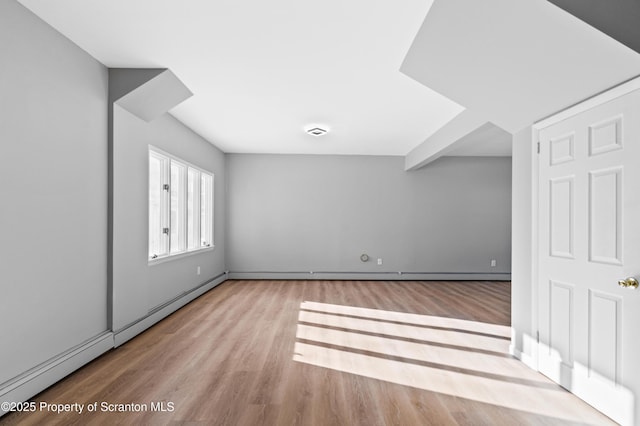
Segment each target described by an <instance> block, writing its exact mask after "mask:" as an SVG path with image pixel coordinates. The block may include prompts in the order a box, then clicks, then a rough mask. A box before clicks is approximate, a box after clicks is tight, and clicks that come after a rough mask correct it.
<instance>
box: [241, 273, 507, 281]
mask: <svg viewBox="0 0 640 426" xmlns="http://www.w3.org/2000/svg"><path fill="white" fill-rule="evenodd" d="M229 279H245V280H248V279H281V280H287V279H290V280H372V281H373V280H385V281H399V280H408V281H414V280H416V281H423V280H424V281H429V280H431V281H433V280H443V281H446V280H451V281H509V280H511V272H393V271H386V272H363V271H229Z"/></svg>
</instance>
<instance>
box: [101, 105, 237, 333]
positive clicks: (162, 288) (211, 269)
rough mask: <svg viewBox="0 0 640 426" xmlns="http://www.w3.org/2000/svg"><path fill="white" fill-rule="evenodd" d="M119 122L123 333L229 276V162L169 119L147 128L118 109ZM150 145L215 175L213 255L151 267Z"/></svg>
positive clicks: (116, 255) (117, 301) (117, 223)
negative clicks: (157, 309)
mask: <svg viewBox="0 0 640 426" xmlns="http://www.w3.org/2000/svg"><path fill="white" fill-rule="evenodd" d="M113 122H114V133H113V144H114V146H113V150H114V156H113V162H114V163H113V164H114V166H113V169H114V175H113V179H114V186H113V209H114V212H113V329H114V330H116V331H117V330H119V329H121V328H122V327H125V326H126V325H128V324H130V323H132V322H134V321H136V320H138V319H140V318H142V317H144V316H146V315H147V314H148V313H149V311H151V310H152V309H153V308H155V307H157V306H159V305H162V304H163V303H165V302H167V301H169V300H171V299H173V298H175V297H177V296H179V295H181V294H182V293H184V292H186V291H189V290H191V289H193V288H195V287H197V286H198V285H200V284H202V283H204V282H206V281H209V280H210V279H211V278H214V277H215V276H217V275H218V274H220V273H222V272H224V270H225V247H224V241H225V234H224V227H225V223H224V221H225V218H224V214H225V211H224V204H225V202H224V191H225V183H224V182H225V164H224V160H225V158H224V154H222V152H220V151H219V150H218V149H217V148H215V147H214V146H213V145H211V144H210V143H208V142H207V141H205V140H204V139H202V138H201V137H199V136H198V135H196V134H195V133H193V132H192V131H191V130H189V129H188V128H187V127H185V126H184V125H183V124H181V123H180V122H179V121H177V120H176V119H175V118H173V117H172V116H171V115H169V114H165V115H163V116H161V117H160V118H158V119H156V120H154V121H152V122H149V123H147V122H145V121H143V120H141V119H139V118H137V117H136V116H134V115H132V114H130V113H129V112H127V111H126V110H124V109H122V108H121V107H119V106H117V105H114V120H113ZM149 144H151V145H154V146H156V147H158V148H160V149H162V150H164V151H166V152H168V153H170V154H172V155H175V156H177V157H180V158H182V159H183V160H186V161H188V162H190V163H192V164H194V165H196V166H198V167H201V168H203V169H205V170H208V171H211V172H213V173H214V175H215V188H214V220H215V223H214V243H215V248H214V249H213V250H212V251H206V252H202V253H199V254H194V255H191V256H187V257H184V258H179V259H173V260H169V261H167V262H164V263H159V264H156V265H153V266H149V265H148V200H149V188H148V183H147V182H148V163H149V151H148V149H149ZM198 266H200V268H201V274H200V275H196V269H197V267H198Z"/></svg>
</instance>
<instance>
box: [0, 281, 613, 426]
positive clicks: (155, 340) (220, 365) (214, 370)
mask: <svg viewBox="0 0 640 426" xmlns="http://www.w3.org/2000/svg"><path fill="white" fill-rule="evenodd" d="M509 318H510V284H509V283H507V282H474V281H467V282H443V281H429V282H424V281H421V282H418V281H414V282H408V281H398V282H394V281H227V282H225V283H224V284H222V285H220V286H218V287H217V288H215V289H214V290H212V291H210V292H209V293H207V294H205V295H203V296H202V297H200V298H199V299H197V300H195V301H194V302H192V303H191V304H189V305H187V306H186V307H184V308H183V309H182V310H180V311H178V312H176V313H174V314H173V315H171V316H170V317H168V318H167V319H165V320H163V321H162V322H160V323H159V324H157V325H156V326H154V327H153V328H151V329H149V330H148V331H146V332H145V333H143V334H141V335H140V336H138V337H136V338H135V339H133V340H132V341H130V342H128V343H126V344H125V345H123V346H121V347H120V348H117V349H114V350H112V351H110V352H109V353H107V354H105V355H103V356H102V357H100V358H98V359H97V360H95V361H93V362H92V363H90V364H88V365H87V366H85V367H84V368H82V369H80V370H79V371H77V372H75V373H74V374H72V375H71V376H69V377H67V378H66V379H64V380H62V381H60V382H59V383H57V384H56V385H54V386H52V387H51V388H49V389H47V390H46V391H44V392H42V393H41V394H39V395H38V396H37V397H35V398H34V399H33V401H35V402H36V403H37V404H38V405H39V404H40V402H47V403H80V404H85V406H86V404H91V403H94V402H98V411H97V412H95V413H87V412H86V410H87V409H86V408H85V412H84V413H82V414H77V413H67V414H52V413H46V412H43V411H38V412H35V413H31V414H27V413H20V414H18V413H13V414H9V415H7V416H5V417H3V418H0V423H2V424H9V425H13V424H20V425H31V424H33V425H40V424H65V425H68V424H82V425H85V424H153V425H155V424H206V425H214V424H220V425H260V424H266V425H293V424H300V425H367V426H371V425H431V424H433V425H501V424H504V425H516V424H517V425H522V424H532V425H537V424H544V425H555V424H563V425H564V424H598V425H601V424H609V423H610V421H609V420H608V419H607V418H606V417H604V416H602V415H601V414H599V413H598V412H597V411H595V410H593V409H592V408H591V407H589V406H588V405H586V404H585V403H583V402H582V401H580V400H579V399H577V398H575V397H574V396H573V395H571V394H569V393H567V392H565V391H564V390H562V389H561V388H559V387H558V386H556V385H555V384H553V383H551V382H550V381H548V380H547V379H546V378H545V377H543V376H542V375H540V374H538V373H536V372H534V371H532V370H530V369H528V368H527V367H525V366H524V365H523V364H521V363H519V362H518V361H517V360H515V359H513V358H512V357H510V356H509V355H508V354H507V353H508V346H509V339H510V328H509V324H510V321H509ZM102 402H105V403H108V404H118V403H121V404H132V403H137V404H141V405H140V406H139V407H144V406H147V408H148V410H149V411H144V412H138V413H131V412H128V413H117V412H102V411H101V403H102ZM158 402H164V407H165V409H168V410H170V409H171V407H173V411H165V412H158V411H151V409H152V407H151V403H158ZM123 408H126V407H123Z"/></svg>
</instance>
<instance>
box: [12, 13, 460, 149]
mask: <svg viewBox="0 0 640 426" xmlns="http://www.w3.org/2000/svg"><path fill="white" fill-rule="evenodd" d="M20 2H21V3H22V4H23V5H24V6H26V7H27V8H29V9H30V10H32V11H33V12H34V13H36V14H37V15H38V16H40V17H41V18H42V19H44V20H45V21H46V22H48V23H49V24H50V25H52V26H53V27H54V28H56V29H57V30H58V31H60V32H61V33H62V34H64V35H65V36H67V37H68V38H70V39H71V40H72V41H74V42H75V43H76V44H77V45H79V46H80V47H81V48H82V49H84V50H85V51H87V52H88V53H89V54H91V55H92V56H93V57H95V58H96V59H97V60H99V61H100V62H102V63H103V64H105V65H106V66H108V67H112V68H169V69H171V70H172V71H173V72H174V73H175V74H176V75H177V76H178V78H180V79H181V80H182V81H183V82H184V84H185V85H186V86H187V87H188V88H189V89H190V90H191V91H192V92H193V93H194V96H193V97H191V98H190V99H188V100H186V101H185V102H184V103H182V104H180V105H179V106H177V107H176V108H174V109H173V110H171V114H173V115H174V116H175V117H176V118H177V119H179V120H180V121H182V122H183V123H184V124H186V125H187V126H189V127H190V128H192V129H193V130H194V131H196V132H197V133H199V134H200V135H202V136H203V137H205V138H206V139H207V140H209V141H210V142H212V143H213V144H214V145H216V146H218V147H219V148H221V149H222V150H223V151H225V152H254V153H312V154H368V155H405V154H406V153H407V152H409V151H410V150H411V149H412V148H414V147H415V146H417V145H419V144H420V143H421V142H423V141H424V140H425V139H427V138H428V136H430V135H431V134H432V133H433V132H435V131H436V130H437V129H438V128H440V127H441V126H443V125H444V124H445V123H447V122H448V121H449V120H451V119H452V118H453V117H455V116H456V115H457V114H458V113H459V112H461V111H462V110H463V108H462V107H461V106H459V105H457V104H456V103H454V102H453V101H450V100H448V99H447V98H445V97H443V96H441V95H439V94H438V93H436V92H434V91H432V90H431V89H429V88H427V87H425V86H423V85H421V84H419V83H417V82H416V81H414V80H412V79H411V78H409V77H407V76H405V75H403V74H402V73H400V72H399V68H400V64H401V63H402V60H403V59H404V56H405V54H406V52H407V50H408V49H409V46H410V45H411V42H412V41H413V38H414V37H415V35H416V32H417V31H418V29H419V28H420V25H421V24H422V21H423V20H424V18H425V16H426V14H427V12H428V10H429V7H430V6H431V1H424V0H406V1H403V2H389V1H382V0H373V1H371V0H351V1H342V0H327V1H323V2H310V1H300V0H272V1H269V2H261V1H248V0H244V1H238V0H235V1H232V0H218V1H212V0H189V1H178V0H135V1H131V0H93V1H87V0H56V1H51V0H20ZM307 125H312V126H315V125H320V126H321V127H324V128H328V129H329V133H328V134H327V135H324V136H322V137H318V138H316V137H313V136H310V135H308V134H306V133H305V131H304V130H305V128H306V126H307Z"/></svg>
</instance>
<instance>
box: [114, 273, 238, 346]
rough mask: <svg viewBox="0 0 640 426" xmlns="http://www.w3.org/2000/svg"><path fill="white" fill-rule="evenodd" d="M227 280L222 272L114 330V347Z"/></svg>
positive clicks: (226, 274)
mask: <svg viewBox="0 0 640 426" xmlns="http://www.w3.org/2000/svg"><path fill="white" fill-rule="evenodd" d="M227 279H228V273H227V272H223V273H221V274H219V275H217V276H215V277H214V278H212V279H211V280H209V281H206V282H204V283H202V284H201V285H199V286H198V287H196V288H194V289H191V290H189V291H188V292H185V293H182V294H180V295H178V296H177V297H175V298H174V299H171V300H169V301H167V302H165V303H163V304H162V305H160V306H156V307H155V308H153V309H151V310H150V311H149V313H148V314H147V315H146V316H144V317H142V318H140V319H138V320H136V321H134V322H132V323H130V324H127V325H125V326H124V327H122V328H120V329H118V330H115V331H114V332H113V340H114V347H116V348H117V347H118V346H120V345H122V344H123V343H125V342H127V341H128V340H131V339H132V338H133V337H135V336H137V335H138V334H140V333H142V332H143V331H144V330H146V329H147V328H149V327H151V326H152V325H154V324H155V323H157V322H159V321H160V320H162V319H163V318H166V317H167V316H169V315H170V314H172V313H174V312H175V311H177V310H178V309H180V308H182V307H183V306H184V305H186V304H187V303H189V302H191V301H192V300H194V299H196V298H197V297H199V296H201V295H203V294H204V293H206V292H207V291H209V290H211V289H212V288H214V287H216V286H218V285H219V284H221V283H223V282H224V281H226V280H227Z"/></svg>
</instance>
